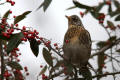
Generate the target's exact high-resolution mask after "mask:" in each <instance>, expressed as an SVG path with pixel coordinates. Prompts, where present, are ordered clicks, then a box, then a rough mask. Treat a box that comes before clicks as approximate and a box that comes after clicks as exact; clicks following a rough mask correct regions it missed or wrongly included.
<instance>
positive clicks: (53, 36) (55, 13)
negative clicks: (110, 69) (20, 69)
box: [0, 0, 113, 80]
mask: <svg viewBox="0 0 120 80" xmlns="http://www.w3.org/2000/svg"><path fill="white" fill-rule="evenodd" d="M3 1H4V0H3ZM101 1H103V0H79V2H81V3H83V4H85V5H89V6H93V5H94V6H95V5H98V4H99V2H101ZM42 2H43V0H16V1H15V6H13V7H11V6H10V5H7V4H5V5H3V6H1V7H0V10H1V12H2V13H3V14H4V13H5V12H6V11H7V10H9V9H10V10H12V15H11V16H14V15H16V16H17V15H20V14H22V13H23V12H25V11H29V10H30V11H32V12H31V13H30V14H29V15H28V16H27V18H25V19H24V20H23V21H21V22H20V23H19V26H20V27H22V26H27V27H32V28H34V29H36V30H37V31H39V36H41V37H45V38H47V39H50V40H51V42H52V44H54V43H59V44H60V45H62V43H63V39H64V34H65V32H66V30H67V28H68V21H67V19H66V18H65V15H68V16H69V15H74V14H75V15H78V16H79V17H80V12H83V11H84V10H83V9H78V8H75V9H72V10H66V9H67V8H69V7H71V6H73V3H72V0H53V1H52V3H51V4H50V6H49V7H48V9H47V10H46V12H44V11H43V9H42V8H40V9H39V10H36V9H37V8H38V7H39V6H40V4H41V3H42ZM106 8H107V7H104V9H102V10H103V11H105V10H106ZM2 13H1V14H0V16H2V15H3V14H2ZM80 18H81V20H82V22H83V25H84V27H85V28H86V29H87V30H88V31H89V32H90V35H91V38H92V40H93V41H96V40H97V41H105V40H107V39H108V35H107V34H106V31H105V30H104V29H103V28H102V27H100V25H99V24H98V23H99V22H98V21H97V20H95V19H94V18H93V17H92V16H91V15H90V14H89V13H88V14H87V15H86V16H85V17H84V18H82V17H80ZM95 47H96V46H95V45H94V43H93V45H92V48H95ZM19 48H20V52H21V53H22V55H21V56H20V57H19V58H20V60H21V61H20V64H22V65H23V66H28V70H29V73H30V75H29V76H27V80H36V77H37V75H38V74H39V72H40V71H41V68H40V65H45V61H44V59H43V56H42V54H41V53H42V48H43V46H42V45H41V46H40V47H39V48H40V51H39V56H38V57H37V58H36V57H35V56H34V55H33V53H32V52H31V50H30V47H29V43H25V44H22V45H20V46H19ZM90 63H91V64H92V65H93V66H94V67H97V64H96V61H95V60H90ZM56 80H61V79H59V78H58V79H56ZM103 80H104V78H103ZM107 80H113V79H112V78H111V77H108V79H107Z"/></svg>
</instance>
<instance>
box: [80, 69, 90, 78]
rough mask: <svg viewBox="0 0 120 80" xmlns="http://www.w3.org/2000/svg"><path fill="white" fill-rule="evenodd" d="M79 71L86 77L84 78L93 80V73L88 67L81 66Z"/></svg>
mask: <svg viewBox="0 0 120 80" xmlns="http://www.w3.org/2000/svg"><path fill="white" fill-rule="evenodd" d="M79 72H80V74H81V75H82V76H83V77H84V80H92V74H91V72H90V70H89V69H88V67H81V68H80V70H79Z"/></svg>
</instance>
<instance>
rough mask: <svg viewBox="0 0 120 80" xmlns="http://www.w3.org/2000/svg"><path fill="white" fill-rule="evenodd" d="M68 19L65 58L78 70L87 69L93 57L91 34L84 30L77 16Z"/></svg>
mask: <svg viewBox="0 0 120 80" xmlns="http://www.w3.org/2000/svg"><path fill="white" fill-rule="evenodd" d="M66 18H67V19H68V29H67V32H66V33H65V36H64V41H63V52H64V54H63V56H64V58H65V59H66V60H68V61H69V62H70V63H72V64H73V65H74V66H76V67H78V68H82V67H86V66H87V64H88V60H89V58H90V55H91V44H92V42H91V37H90V33H89V32H88V31H87V30H86V29H85V28H84V26H83V24H82V21H81V20H80V18H79V17H78V16H77V15H71V16H66ZM81 72H83V70H82V71H81ZM85 77H86V76H85ZM89 80H91V79H89Z"/></svg>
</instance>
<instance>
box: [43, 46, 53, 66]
mask: <svg viewBox="0 0 120 80" xmlns="http://www.w3.org/2000/svg"><path fill="white" fill-rule="evenodd" d="M43 57H44V59H45V61H46V62H47V63H48V64H49V65H50V66H53V61H52V56H51V54H50V52H49V51H48V50H47V49H46V48H43Z"/></svg>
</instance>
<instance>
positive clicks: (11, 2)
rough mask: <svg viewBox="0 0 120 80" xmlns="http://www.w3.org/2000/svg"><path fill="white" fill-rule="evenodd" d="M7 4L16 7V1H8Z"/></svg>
mask: <svg viewBox="0 0 120 80" xmlns="http://www.w3.org/2000/svg"><path fill="white" fill-rule="evenodd" d="M6 2H8V3H10V4H11V6H14V5H15V2H14V1H12V0H6Z"/></svg>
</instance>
